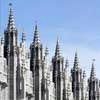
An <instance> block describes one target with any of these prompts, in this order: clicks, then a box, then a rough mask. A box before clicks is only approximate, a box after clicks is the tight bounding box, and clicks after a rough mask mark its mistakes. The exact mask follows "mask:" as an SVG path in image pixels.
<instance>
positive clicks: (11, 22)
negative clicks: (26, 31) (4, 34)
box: [7, 3, 16, 31]
mask: <svg viewBox="0 0 100 100" xmlns="http://www.w3.org/2000/svg"><path fill="white" fill-rule="evenodd" d="M9 6H10V14H9V19H8V26H7V30H8V31H11V30H16V26H15V21H14V16H13V8H12V4H11V3H10V4H9Z"/></svg>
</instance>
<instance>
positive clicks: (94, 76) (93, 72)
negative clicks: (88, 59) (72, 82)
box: [90, 59, 96, 80]
mask: <svg viewBox="0 0 100 100" xmlns="http://www.w3.org/2000/svg"><path fill="white" fill-rule="evenodd" d="M94 61H95V59H93V63H92V68H91V75H90V79H92V80H94V79H95V78H96V72H95V67H94Z"/></svg>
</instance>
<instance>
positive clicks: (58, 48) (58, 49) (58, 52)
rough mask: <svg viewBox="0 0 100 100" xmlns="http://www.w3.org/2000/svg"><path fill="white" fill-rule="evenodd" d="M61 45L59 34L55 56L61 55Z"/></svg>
mask: <svg viewBox="0 0 100 100" xmlns="http://www.w3.org/2000/svg"><path fill="white" fill-rule="evenodd" d="M60 55H61V54H60V45H59V38H58V36H57V43H56V51H55V56H56V57H60Z"/></svg>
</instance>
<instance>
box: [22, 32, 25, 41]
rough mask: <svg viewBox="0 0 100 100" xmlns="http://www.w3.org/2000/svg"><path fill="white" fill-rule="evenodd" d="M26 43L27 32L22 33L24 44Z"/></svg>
mask: <svg viewBox="0 0 100 100" xmlns="http://www.w3.org/2000/svg"><path fill="white" fill-rule="evenodd" d="M24 41H26V33H25V32H23V33H22V42H24Z"/></svg>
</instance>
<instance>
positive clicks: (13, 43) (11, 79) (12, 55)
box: [4, 4, 18, 100]
mask: <svg viewBox="0 0 100 100" xmlns="http://www.w3.org/2000/svg"><path fill="white" fill-rule="evenodd" d="M11 5H12V4H10V15H9V20H8V26H7V29H6V31H5V33H4V36H5V41H4V56H5V58H6V59H7V65H8V93H9V100H16V67H17V49H18V48H17V36H18V32H17V29H16V27H15V22H14V16H13V9H12V7H11Z"/></svg>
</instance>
